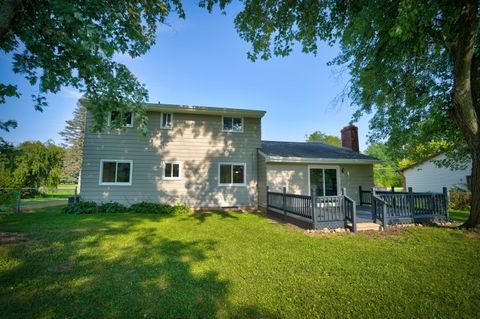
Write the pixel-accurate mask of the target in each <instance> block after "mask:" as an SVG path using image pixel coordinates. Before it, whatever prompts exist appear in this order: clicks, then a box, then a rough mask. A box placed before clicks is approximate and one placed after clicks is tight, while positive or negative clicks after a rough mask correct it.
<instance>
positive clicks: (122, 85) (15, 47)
mask: <svg viewBox="0 0 480 319" xmlns="http://www.w3.org/2000/svg"><path fill="white" fill-rule="evenodd" d="M15 10H16V12H18V14H16V15H15V17H14V18H12V21H10V22H11V23H10V24H9V25H10V28H11V30H10V31H9V32H8V33H6V34H5V35H4V36H3V37H0V48H1V49H2V50H3V51H4V52H7V53H9V52H12V53H14V55H13V59H14V61H13V70H14V72H15V73H19V74H23V75H24V76H25V78H26V79H27V80H28V81H29V82H30V84H31V85H36V83H38V81H39V80H40V83H41V92H40V94H38V95H35V96H33V97H32V98H33V103H34V106H35V109H37V110H42V109H43V108H44V107H45V106H46V105H47V101H46V99H45V96H46V94H47V93H56V92H58V91H59V90H60V89H61V88H62V87H65V86H71V87H73V88H76V89H77V90H79V91H80V92H81V93H84V94H85V96H86V97H87V98H88V99H89V110H90V111H91V112H92V114H94V116H93V118H94V121H95V129H96V130H101V129H102V128H103V126H104V125H105V123H106V122H105V121H104V120H105V118H106V114H108V113H109V112H110V111H111V110H122V109H130V110H135V111H136V113H137V115H138V116H140V118H142V117H143V116H144V113H145V112H144V111H143V110H142V109H143V108H144V105H143V104H144V103H145V102H146V101H147V98H148V92H147V90H146V88H145V86H144V85H143V84H142V83H140V82H139V80H138V79H137V78H136V77H135V76H134V75H133V74H132V73H131V72H130V71H128V69H127V68H126V67H125V66H124V65H122V64H120V63H117V62H115V61H113V56H114V54H115V53H122V54H128V55H130V56H131V57H138V56H140V55H142V54H145V53H146V52H147V51H148V50H149V48H150V47H151V46H152V45H153V44H155V40H156V36H155V34H156V32H157V27H158V24H159V23H165V21H166V19H167V17H168V16H169V15H170V14H171V13H172V12H175V13H176V14H177V15H178V16H179V17H180V18H185V13H184V11H183V8H182V5H181V2H180V1H178V0H170V1H162V0H149V1H142V0H140V1H117V0H95V1H92V0H87V1H74V0H50V1H40V2H38V1H29V0H24V1H21V3H20V2H18V7H16V8H15ZM18 95H19V93H18V92H16V91H12V87H11V86H7V85H5V84H0V103H5V97H7V96H17V97H18ZM138 123H140V124H141V125H140V126H139V129H140V130H141V131H143V130H144V129H145V127H144V125H145V123H146V120H145V119H142V120H141V121H139V122H138ZM1 128H3V126H0V129H1Z"/></svg>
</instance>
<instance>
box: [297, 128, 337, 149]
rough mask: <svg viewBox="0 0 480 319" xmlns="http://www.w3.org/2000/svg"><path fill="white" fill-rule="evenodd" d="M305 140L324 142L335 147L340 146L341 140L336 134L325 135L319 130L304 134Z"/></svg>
mask: <svg viewBox="0 0 480 319" xmlns="http://www.w3.org/2000/svg"><path fill="white" fill-rule="evenodd" d="M305 142H309V143H325V144H329V145H333V146H337V147H341V146H342V141H341V140H340V138H339V137H338V136H335V135H327V134H325V133H323V132H321V131H315V132H313V133H311V134H307V135H305Z"/></svg>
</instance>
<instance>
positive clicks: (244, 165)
mask: <svg viewBox="0 0 480 319" xmlns="http://www.w3.org/2000/svg"><path fill="white" fill-rule="evenodd" d="M221 165H230V166H232V169H231V170H230V177H231V181H232V182H231V183H229V184H225V183H220V166H221ZM233 165H237V166H240V165H241V166H243V183H241V184H240V183H233ZM218 186H247V163H236V162H220V163H218Z"/></svg>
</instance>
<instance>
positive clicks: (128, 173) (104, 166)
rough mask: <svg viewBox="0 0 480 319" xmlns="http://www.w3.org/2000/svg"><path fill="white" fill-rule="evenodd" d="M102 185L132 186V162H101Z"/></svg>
mask: <svg viewBox="0 0 480 319" xmlns="http://www.w3.org/2000/svg"><path fill="white" fill-rule="evenodd" d="M100 185H132V161H124V160H121V161H117V160H101V161H100Z"/></svg>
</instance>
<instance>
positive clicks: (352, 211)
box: [343, 191, 357, 233]
mask: <svg viewBox="0 0 480 319" xmlns="http://www.w3.org/2000/svg"><path fill="white" fill-rule="evenodd" d="M344 194H345V191H344ZM343 200H344V205H345V220H346V221H347V222H350V223H351V224H352V231H353V232H354V233H355V232H357V206H356V205H355V201H354V200H353V199H351V198H350V197H348V196H347V195H344V198H343Z"/></svg>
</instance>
